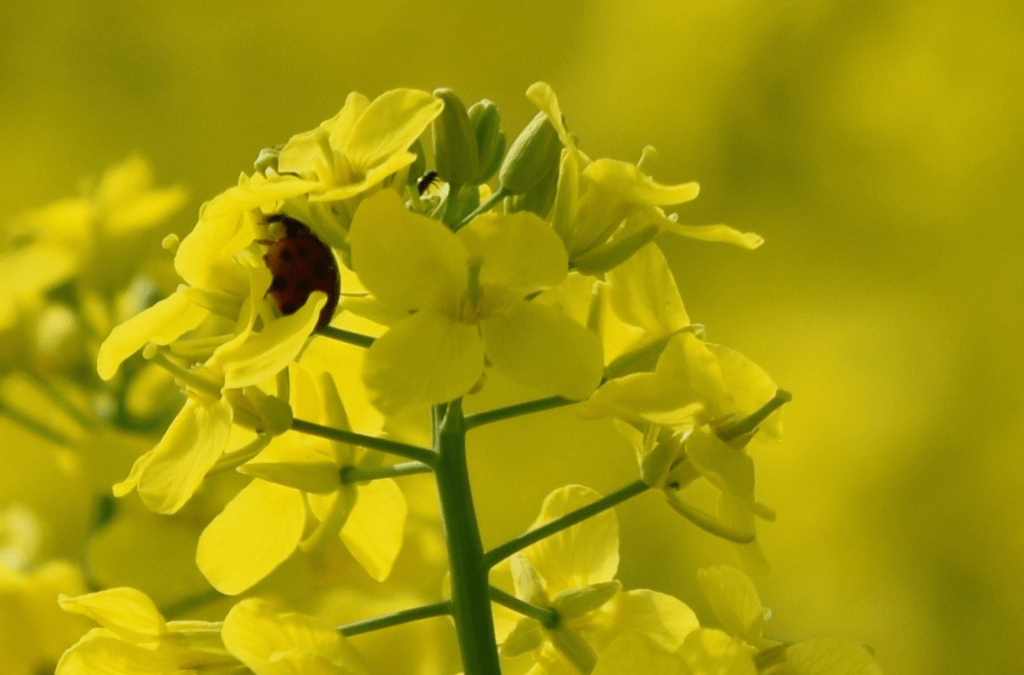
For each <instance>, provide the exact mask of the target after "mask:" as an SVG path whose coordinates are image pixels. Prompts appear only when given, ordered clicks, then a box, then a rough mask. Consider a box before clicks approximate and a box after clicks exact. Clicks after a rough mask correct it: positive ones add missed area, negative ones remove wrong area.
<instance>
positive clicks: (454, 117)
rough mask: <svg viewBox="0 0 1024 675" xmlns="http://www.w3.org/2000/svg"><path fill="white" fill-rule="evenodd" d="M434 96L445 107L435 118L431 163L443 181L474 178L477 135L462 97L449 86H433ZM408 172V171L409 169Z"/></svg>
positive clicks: (477, 162) (456, 183)
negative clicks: (440, 87)
mask: <svg viewBox="0 0 1024 675" xmlns="http://www.w3.org/2000/svg"><path fill="white" fill-rule="evenodd" d="M434 96H436V97H437V98H439V99H441V100H442V101H444V110H442V111H441V114H440V115H439V116H438V117H437V119H435V120H434V124H433V127H432V128H433V132H434V162H435V163H436V165H437V166H436V168H437V173H438V175H439V176H441V178H442V179H443V180H446V181H448V182H449V183H454V184H455V185H466V184H467V183H473V182H474V181H476V177H477V175H478V174H479V173H480V170H479V166H480V164H479V161H478V159H477V148H476V135H475V134H474V133H473V127H472V125H471V124H470V122H469V113H468V112H466V106H465V105H463V103H462V99H460V98H459V97H458V95H457V94H456V93H455V92H454V91H452V90H451V89H436V90H435V91H434ZM410 173H411V172H410Z"/></svg>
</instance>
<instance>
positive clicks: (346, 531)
mask: <svg viewBox="0 0 1024 675" xmlns="http://www.w3.org/2000/svg"><path fill="white" fill-rule="evenodd" d="M357 490H358V494H359V496H358V498H357V501H356V504H355V506H354V507H353V508H352V512H351V513H349V514H348V520H347V521H345V527H343V528H342V529H341V539H342V541H344V542H345V546H347V547H348V550H349V551H350V552H351V553H352V556H353V557H354V558H355V559H356V560H357V561H358V562H359V564H360V565H362V566H363V569H365V570H366V573H367V574H369V575H370V577H372V578H373V579H374V580H375V581H384V580H385V579H387V578H388V575H390V574H391V568H392V566H394V564H395V559H396V558H397V557H398V552H399V551H400V550H401V548H402V533H403V532H404V531H405V516H406V511H407V507H406V504H405V495H403V494H402V491H401V490H400V489H399V488H398V483H396V482H395V481H393V480H391V479H390V478H387V479H384V480H375V481H373V482H372V483H369V484H368V485H360V486H359V487H358V488H357Z"/></svg>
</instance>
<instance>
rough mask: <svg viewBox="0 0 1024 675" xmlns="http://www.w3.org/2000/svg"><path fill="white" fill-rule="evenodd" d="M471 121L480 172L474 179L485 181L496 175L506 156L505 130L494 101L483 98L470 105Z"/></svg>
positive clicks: (478, 181)
mask: <svg viewBox="0 0 1024 675" xmlns="http://www.w3.org/2000/svg"><path fill="white" fill-rule="evenodd" d="M469 123H470V124H471V125H472V126H473V133H474V134H475V135H476V149H477V158H478V160H479V167H480V173H479V175H478V176H477V177H476V180H475V181H474V182H475V183H477V184H480V183H484V182H486V181H487V180H489V179H490V177H491V176H493V175H494V172H496V171H497V170H498V167H499V166H500V165H501V160H502V158H503V157H504V156H505V132H503V131H502V130H501V128H500V125H501V117H500V115H499V114H498V106H496V105H495V104H494V101H490V100H488V99H483V100H482V101H477V102H476V103H474V104H473V105H471V106H470V107H469Z"/></svg>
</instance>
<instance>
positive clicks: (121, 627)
mask: <svg viewBox="0 0 1024 675" xmlns="http://www.w3.org/2000/svg"><path fill="white" fill-rule="evenodd" d="M58 601H59V602H60V606H61V608H62V609H63V610H64V611H66V612H73V613H75V614H82V615H84V616H87V617H89V618H90V619H92V620H93V621H95V622H97V623H98V624H100V625H101V626H103V627H104V628H106V629H107V630H110V631H112V632H114V633H116V634H117V635H118V636H119V637H120V638H121V639H122V640H125V641H127V642H151V641H154V640H156V638H157V637H159V636H160V635H163V634H165V633H166V632H167V624H166V623H165V622H164V618H163V616H162V615H161V614H160V610H158V609H157V608H156V605H155V604H153V601H152V600H150V599H149V596H148V595H146V594H145V593H143V592H142V591H139V590H136V589H134V588H110V589H107V590H104V591H97V592H96V593H89V594H86V595H79V596H77V597H73V598H71V597H68V596H66V595H62V596H60V598H59V600H58Z"/></svg>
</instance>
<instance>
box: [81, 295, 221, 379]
mask: <svg viewBox="0 0 1024 675" xmlns="http://www.w3.org/2000/svg"><path fill="white" fill-rule="evenodd" d="M208 314H209V312H208V311H206V310H205V309H203V308H201V307H199V306H197V305H195V304H193V303H191V302H189V301H188V300H187V299H186V297H185V293H184V292H182V291H177V292H175V293H173V294H171V295H170V296H168V297H166V298H164V299H163V300H161V301H160V302H158V303H156V304H155V305H153V306H152V307H150V308H149V309H147V310H145V311H143V312H141V313H140V314H136V315H135V316H133V317H132V318H130V319H128V320H127V321H125V322H124V323H122V324H121V325H120V326H117V327H116V328H114V330H112V331H111V332H110V335H109V336H107V339H106V340H104V341H103V344H102V345H100V351H99V356H98V357H97V358H96V364H97V365H96V370H97V371H98V372H99V374H100V377H101V378H103V379H104V380H109V379H110V378H112V377H113V376H114V373H116V372H117V369H118V368H119V367H120V366H121V364H122V363H123V362H124V360H125V359H127V358H128V357H129V356H131V355H132V354H134V353H135V352H137V351H138V350H139V349H141V348H142V347H143V346H145V345H146V344H147V343H150V342H152V343H154V344H158V345H166V344H169V343H171V342H173V341H174V340H177V339H178V338H179V337H181V335H183V334H184V333H185V332H186V331H189V330H191V329H193V328H195V327H196V326H198V325H199V324H200V322H202V320H203V319H204V318H206V316H207V315H208Z"/></svg>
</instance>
